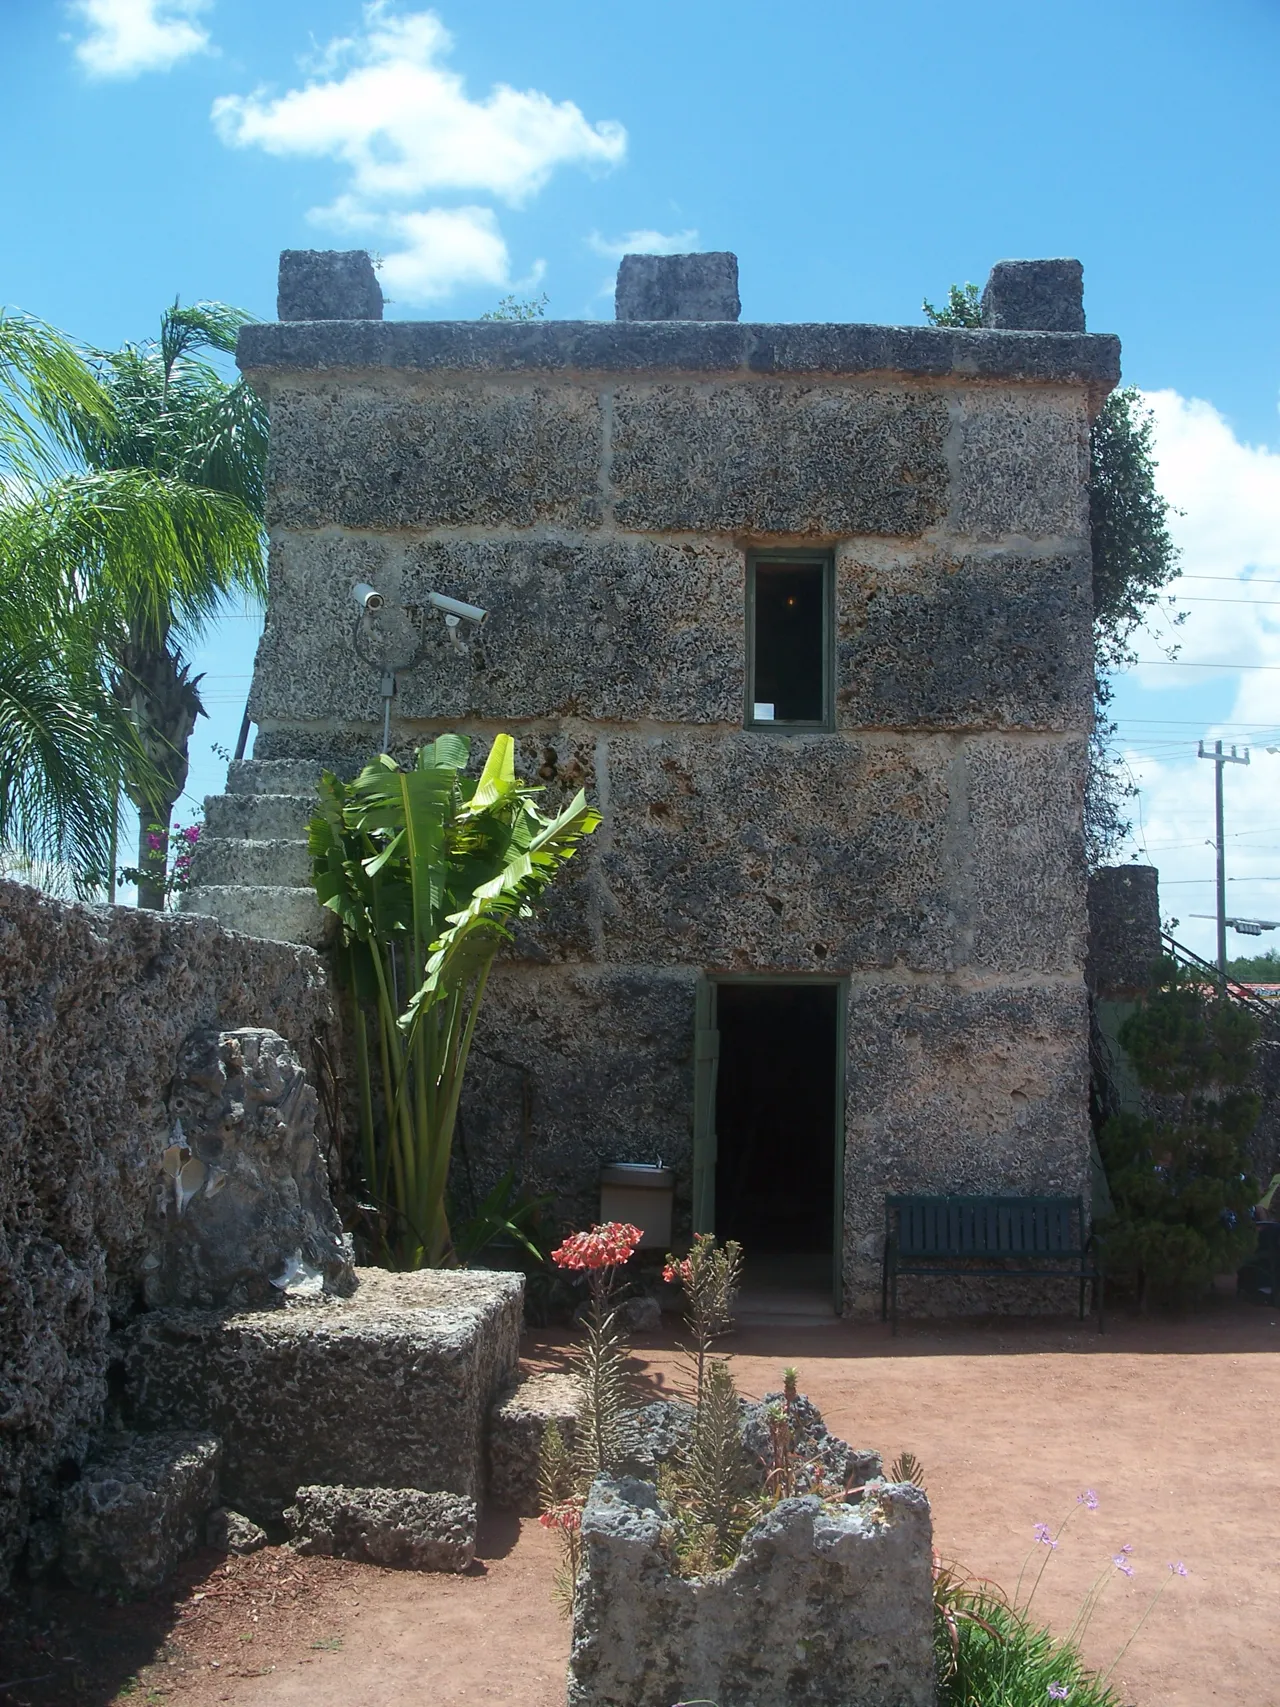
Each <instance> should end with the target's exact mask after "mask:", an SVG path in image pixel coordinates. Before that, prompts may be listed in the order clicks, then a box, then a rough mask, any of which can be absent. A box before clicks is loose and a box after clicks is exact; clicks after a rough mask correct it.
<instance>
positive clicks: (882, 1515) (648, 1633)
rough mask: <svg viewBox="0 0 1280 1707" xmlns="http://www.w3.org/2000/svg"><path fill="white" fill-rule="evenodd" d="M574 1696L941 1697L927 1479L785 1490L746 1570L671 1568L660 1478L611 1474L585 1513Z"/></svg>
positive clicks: (742, 1705) (609, 1701)
mask: <svg viewBox="0 0 1280 1707" xmlns="http://www.w3.org/2000/svg"><path fill="white" fill-rule="evenodd" d="M582 1541H583V1548H584V1555H585V1564H584V1569H583V1573H582V1575H581V1577H580V1578H579V1583H578V1593H577V1596H576V1598H575V1602H574V1615H573V1648H572V1652H571V1655H570V1659H569V1697H568V1699H569V1707H671V1703H672V1702H673V1701H692V1700H702V1701H714V1702H716V1703H718V1704H719V1707H794V1704H795V1703H796V1702H800V1701H803V1702H806V1703H811V1704H813V1707H848V1704H849V1703H851V1702H857V1703H858V1707H933V1702H934V1697H935V1687H936V1686H935V1674H934V1656H933V1600H932V1555H931V1547H932V1525H931V1523H930V1517H929V1502H928V1500H927V1499H926V1498H925V1495H924V1494H923V1493H922V1492H921V1490H920V1489H919V1488H915V1487H911V1486H896V1485H885V1486H883V1487H882V1488H881V1489H880V1490H879V1491H878V1493H877V1496H876V1498H875V1499H874V1501H865V1502H864V1503H863V1504H861V1505H854V1506H843V1507H834V1508H833V1507H830V1506H826V1505H824V1503H823V1502H822V1501H821V1500H820V1499H818V1498H816V1497H815V1496H813V1495H806V1496H803V1497H801V1498H798V1499H787V1500H783V1501H781V1502H780V1503H779V1504H778V1505H777V1506H775V1507H774V1508H773V1510H772V1511H770V1512H768V1513H767V1514H766V1515H765V1516H763V1517H761V1518H759V1519H757V1521H756V1522H755V1523H754V1524H753V1525H752V1526H751V1528H750V1529H749V1530H748V1531H747V1534H746V1536H745V1537H744V1539H743V1542H742V1546H741V1549H740V1551H739V1554H738V1558H737V1560H736V1561H735V1563H734V1564H733V1566H732V1567H731V1568H730V1569H729V1570H727V1571H722V1572H718V1573H717V1574H716V1575H714V1576H710V1577H704V1578H692V1579H686V1578H681V1577H677V1576H675V1575H674V1574H673V1573H672V1572H671V1570H670V1567H669V1563H668V1557H667V1553H666V1550H665V1544H664V1541H663V1517H662V1514H661V1512H660V1510H659V1509H658V1504H657V1499H656V1495H655V1492H654V1489H653V1487H652V1485H651V1484H649V1483H647V1482H638V1481H626V1480H623V1481H614V1480H611V1479H609V1478H607V1477H600V1478H598V1479H597V1481H596V1483H595V1485H594V1487H593V1488H592V1491H591V1495H590V1498H589V1499H588V1502H587V1508H586V1511H585V1512H584V1514H583V1520H582Z"/></svg>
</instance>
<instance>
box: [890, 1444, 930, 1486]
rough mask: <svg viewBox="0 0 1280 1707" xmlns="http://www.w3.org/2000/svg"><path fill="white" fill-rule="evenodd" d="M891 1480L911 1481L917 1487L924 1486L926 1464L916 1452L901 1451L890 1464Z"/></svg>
mask: <svg viewBox="0 0 1280 1707" xmlns="http://www.w3.org/2000/svg"><path fill="white" fill-rule="evenodd" d="M889 1480H890V1481H891V1482H911V1483H913V1484H914V1485H915V1486H916V1487H917V1488H923V1487H924V1465H923V1464H922V1463H921V1462H920V1460H919V1459H918V1458H917V1457H916V1455H915V1453H914V1452H900V1453H899V1454H898V1456H897V1457H896V1458H895V1459H894V1461H893V1463H892V1464H890V1466H889Z"/></svg>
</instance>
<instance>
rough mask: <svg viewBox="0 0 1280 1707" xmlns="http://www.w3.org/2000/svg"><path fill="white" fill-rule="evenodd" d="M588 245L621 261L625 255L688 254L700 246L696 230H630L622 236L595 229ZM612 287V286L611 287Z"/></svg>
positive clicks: (609, 257)
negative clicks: (602, 234) (609, 235)
mask: <svg viewBox="0 0 1280 1707" xmlns="http://www.w3.org/2000/svg"><path fill="white" fill-rule="evenodd" d="M587 245H588V247H589V248H591V249H594V250H595V252H596V254H597V255H603V256H604V257H605V259H606V260H609V261H620V260H621V259H622V257H623V256H624V255H687V254H689V253H690V252H691V251H693V250H695V249H696V248H697V246H698V233H697V232H696V231H672V232H665V231H649V230H641V231H628V232H627V233H626V234H625V235H624V236H622V237H616V238H615V237H602V236H601V235H600V233H599V232H598V231H593V232H592V233H591V235H590V237H588V238H587ZM610 288H612V287H610Z"/></svg>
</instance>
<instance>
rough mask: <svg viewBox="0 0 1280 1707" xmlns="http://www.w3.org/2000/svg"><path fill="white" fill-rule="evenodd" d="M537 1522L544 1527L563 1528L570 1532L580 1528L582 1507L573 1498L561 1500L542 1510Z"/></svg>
mask: <svg viewBox="0 0 1280 1707" xmlns="http://www.w3.org/2000/svg"><path fill="white" fill-rule="evenodd" d="M538 1522H539V1523H540V1524H541V1525H542V1527H543V1528H544V1529H564V1530H567V1531H568V1532H569V1533H570V1534H572V1533H573V1532H574V1531H575V1530H578V1529H581V1528H582V1507H581V1505H579V1504H578V1503H577V1502H576V1501H574V1500H563V1501H562V1502H561V1503H560V1504H559V1505H553V1506H551V1507H550V1509H549V1510H547V1511H544V1512H543V1514H542V1516H541V1517H540V1518H539V1519H538Z"/></svg>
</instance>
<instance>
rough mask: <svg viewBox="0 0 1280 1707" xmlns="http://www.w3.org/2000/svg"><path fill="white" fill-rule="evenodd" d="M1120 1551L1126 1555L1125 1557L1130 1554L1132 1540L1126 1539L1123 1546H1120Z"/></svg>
mask: <svg viewBox="0 0 1280 1707" xmlns="http://www.w3.org/2000/svg"><path fill="white" fill-rule="evenodd" d="M1120 1551H1121V1552H1122V1553H1123V1554H1124V1555H1125V1556H1126V1558H1127V1557H1128V1555H1129V1554H1130V1553H1132V1552H1133V1543H1132V1541H1126V1542H1125V1544H1124V1546H1123V1547H1122V1548H1121V1549H1120Z"/></svg>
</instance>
